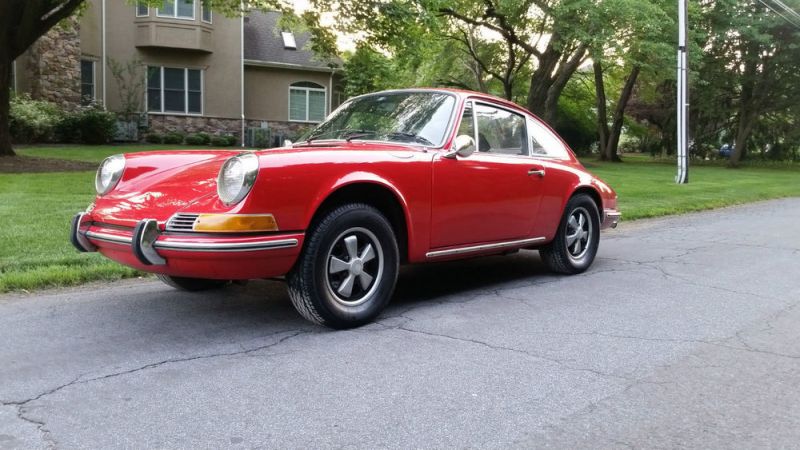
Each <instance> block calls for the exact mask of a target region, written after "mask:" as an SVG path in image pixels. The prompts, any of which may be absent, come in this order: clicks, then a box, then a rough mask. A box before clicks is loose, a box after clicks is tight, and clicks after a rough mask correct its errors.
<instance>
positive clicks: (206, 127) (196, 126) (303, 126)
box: [141, 114, 314, 146]
mask: <svg viewBox="0 0 800 450" xmlns="http://www.w3.org/2000/svg"><path fill="white" fill-rule="evenodd" d="M147 122H148V130H147V132H148V133H161V134H165V133H170V132H175V131H177V132H180V133H184V134H191V133H200V132H203V133H208V134H216V135H220V134H230V135H233V136H236V138H237V139H239V142H240V143H241V139H242V136H241V134H242V121H241V120H240V119H225V118H217V117H202V116H181V115H169V114H149V115H148V119H147ZM262 122H265V121H261V120H247V121H246V122H245V125H246V126H247V127H248V128H261V127H262ZM267 126H268V128H269V130H270V134H271V136H272V142H271V143H270V146H272V145H274V139H275V137H276V136H280V137H282V138H283V139H292V140H297V139H298V138H299V137H300V136H302V135H303V134H305V133H306V131H308V130H310V129H311V128H313V127H314V124H307V123H298V122H277V121H268V122H267ZM141 137H142V138H144V136H141Z"/></svg>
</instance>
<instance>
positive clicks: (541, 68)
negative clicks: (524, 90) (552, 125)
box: [527, 33, 561, 120]
mask: <svg viewBox="0 0 800 450" xmlns="http://www.w3.org/2000/svg"><path fill="white" fill-rule="evenodd" d="M558 39H559V37H558V33H553V36H552V37H551V38H550V42H548V44H547V48H546V49H545V50H544V52H542V54H541V56H539V57H538V58H537V63H538V64H537V66H536V70H534V71H533V73H532V74H531V83H530V89H528V101H527V107H528V110H529V111H530V112H532V113H534V114H536V115H539V116H541V117H542V118H545V116H546V115H547V114H546V108H545V104H546V103H547V92H548V91H549V90H550V86H551V85H552V84H553V78H552V76H553V71H555V68H556V65H557V64H558V61H559V60H560V59H561V52H560V51H558V50H556V49H555V41H556V40H558ZM545 120H547V119H545Z"/></svg>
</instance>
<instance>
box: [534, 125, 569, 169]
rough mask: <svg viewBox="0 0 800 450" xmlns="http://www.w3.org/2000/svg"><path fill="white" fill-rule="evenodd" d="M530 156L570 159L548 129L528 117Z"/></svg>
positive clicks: (561, 143) (557, 139) (563, 147)
mask: <svg viewBox="0 0 800 450" xmlns="http://www.w3.org/2000/svg"><path fill="white" fill-rule="evenodd" d="M528 136H530V148H531V155H533V156H548V157H551V158H558V159H570V157H569V150H567V147H565V146H564V143H563V142H561V139H559V138H558V136H556V135H555V134H554V133H553V132H552V131H550V129H549V128H547V127H546V126H544V124H542V123H541V122H539V121H538V120H535V119H533V118H531V117H528Z"/></svg>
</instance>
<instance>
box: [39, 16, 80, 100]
mask: <svg viewBox="0 0 800 450" xmlns="http://www.w3.org/2000/svg"><path fill="white" fill-rule="evenodd" d="M78 31H79V23H78V20H77V19H70V20H69V21H68V23H67V24H59V25H56V26H55V27H53V29H51V30H50V31H48V32H47V33H46V34H45V35H44V36H42V37H40V38H39V40H37V41H36V42H35V43H34V44H33V45H32V46H31V48H30V49H29V53H28V55H29V57H28V71H29V73H30V79H31V86H30V93H31V97H32V98H35V99H40V100H48V101H51V102H54V103H57V104H58V105H60V106H61V107H62V108H65V109H74V108H76V107H77V106H79V105H80V101H81V46H80V38H79V36H78Z"/></svg>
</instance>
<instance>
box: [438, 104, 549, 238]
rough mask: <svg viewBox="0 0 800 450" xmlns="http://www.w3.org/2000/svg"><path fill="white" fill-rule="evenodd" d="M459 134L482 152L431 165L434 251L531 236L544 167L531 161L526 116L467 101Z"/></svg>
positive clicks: (478, 151) (442, 159)
mask: <svg viewBox="0 0 800 450" xmlns="http://www.w3.org/2000/svg"><path fill="white" fill-rule="evenodd" d="M461 134H466V135H468V136H470V137H472V138H473V139H474V142H475V143H476V145H477V147H478V148H477V151H475V152H474V153H473V154H472V155H470V156H468V157H465V158H462V157H456V158H454V159H450V158H443V157H438V158H436V159H435V160H434V162H433V201H432V213H431V216H432V217H431V218H432V223H431V248H434V249H435V248H442V247H452V246H460V245H469V244H477V243H489V242H500V241H509V240H516V239H524V238H529V237H532V236H531V234H532V232H533V228H534V224H535V222H536V215H537V213H538V209H539V203H540V200H541V195H542V191H543V189H542V183H543V182H544V167H543V166H541V165H540V164H537V162H536V161H535V160H534V159H533V158H531V157H530V150H529V142H528V138H527V126H526V119H525V117H524V116H523V115H521V114H518V113H516V112H513V111H511V110H508V109H505V108H502V107H500V106H496V105H491V104H488V103H481V102H468V103H467V106H466V108H465V110H464V113H463V115H462V118H461V122H460V124H459V130H458V135H461Z"/></svg>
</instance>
